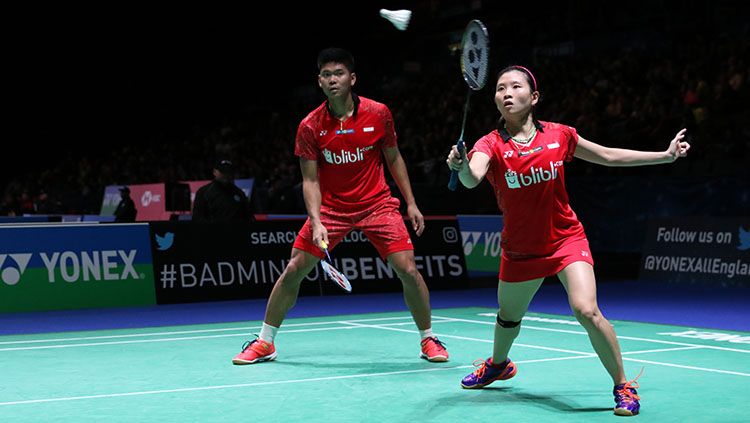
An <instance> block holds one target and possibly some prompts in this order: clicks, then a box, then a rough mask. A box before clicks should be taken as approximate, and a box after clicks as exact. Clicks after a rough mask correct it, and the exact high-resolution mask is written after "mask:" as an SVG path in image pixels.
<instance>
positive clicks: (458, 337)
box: [339, 321, 596, 357]
mask: <svg viewBox="0 0 750 423" xmlns="http://www.w3.org/2000/svg"><path fill="white" fill-rule="evenodd" d="M339 323H343V324H347V325H354V326H359V327H363V328H374V329H385V330H392V331H397V332H408V333H419V331H416V330H408V329H397V328H392V327H388V326H382V325H363V324H360V323H353V322H347V321H340V322H339ZM436 336H438V337H440V338H444V339H461V340H464V341H476V342H484V343H488V344H491V343H493V342H494V341H492V340H491V339H489V340H488V339H478V338H469V337H467V336H458V335H446V334H436ZM513 346H519V347H526V348H533V349H537V350H546V351H555V352H563V353H568V354H576V355H583V356H592V357H596V354H593V353H590V352H583V351H573V350H563V349H561V348H552V347H543V346H540V345H529V344H521V343H515V342H514V343H513Z"/></svg>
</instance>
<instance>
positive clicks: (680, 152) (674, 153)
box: [667, 128, 690, 161]
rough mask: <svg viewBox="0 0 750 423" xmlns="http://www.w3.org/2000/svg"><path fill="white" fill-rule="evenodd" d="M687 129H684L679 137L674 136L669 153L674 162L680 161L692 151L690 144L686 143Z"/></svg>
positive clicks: (678, 134)
mask: <svg viewBox="0 0 750 423" xmlns="http://www.w3.org/2000/svg"><path fill="white" fill-rule="evenodd" d="M686 131H687V129H685V128H682V129H681V130H680V132H678V133H677V135H675V136H674V139H673V140H672V142H670V143H669V148H668V149H667V153H669V155H670V156H671V157H672V161H675V160H677V159H679V158H680V157H685V156H687V152H688V150H690V143H688V142H687V141H684V139H685V132H686Z"/></svg>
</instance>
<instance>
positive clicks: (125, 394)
mask: <svg viewBox="0 0 750 423" xmlns="http://www.w3.org/2000/svg"><path fill="white" fill-rule="evenodd" d="M579 358H589V357H587V356H576V357H556V358H540V359H536V360H523V361H516V362H515V363H516V364H529V363H541V362H547V361H562V360H575V359H579ZM472 367H474V366H473V365H467V366H454V367H438V368H430V369H418V370H400V371H397V372H383V373H362V374H355V375H342V376H327V377H314V378H309V379H290V380H277V381H271V382H253V383H239V384H233V385H214V386H197V387H192V388H176V389H160V390H153V391H138V392H122V393H118V394H98V395H82V396H77V397H60V398H43V399H33V400H23V401H8V402H0V406H7V405H20V404H39V403H45V402H62V401H79V400H87V399H98V398H116V397H131V396H139V395H155V394H170V393H176V392H195V391H209V390H216V389H231V388H247V387H253V386H268V385H283V384H290V383H304V382H321V381H328V380H342V379H357V378H369V377H378V376H394V375H404V374H411V373H427V372H440V371H446V370H458V369H470V368H472Z"/></svg>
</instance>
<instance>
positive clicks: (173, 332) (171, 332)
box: [0, 316, 441, 345]
mask: <svg viewBox="0 0 750 423" xmlns="http://www.w3.org/2000/svg"><path fill="white" fill-rule="evenodd" d="M405 319H409V320H410V322H408V323H411V316H408V317H379V318H371V319H357V320H352V322H374V321H381V320H405ZM440 321H441V320H438V321H436V322H438V323H439V322H440ZM334 323H336V322H335V321H328V322H312V323H288V324H285V325H284V327H285V328H287V327H298V326H320V325H332V324H334ZM260 328H261V327H260V326H240V327H234V328H220V329H196V330H181V331H170V332H144V333H130V334H124V335H102V336H81V337H76V338H50V339H30V340H24V341H0V345H15V344H34V343H45V342H66V341H88V340H93V339H119V338H137V337H140V336H163V335H167V336H168V335H184V334H189V333H211V332H229V331H234V330H245V331H247V330H258V329H260ZM117 330H120V329H117ZM4 336H17V335H4Z"/></svg>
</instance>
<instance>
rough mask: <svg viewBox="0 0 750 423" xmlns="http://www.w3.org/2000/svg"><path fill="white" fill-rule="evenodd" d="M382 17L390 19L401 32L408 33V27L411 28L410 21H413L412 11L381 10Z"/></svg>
mask: <svg viewBox="0 0 750 423" xmlns="http://www.w3.org/2000/svg"><path fill="white" fill-rule="evenodd" d="M380 16H382V17H384V18H386V19H388V20H389V21H390V22H391V23H392V24H393V26H395V27H396V28H398V29H399V30H400V31H406V27H407V26H409V19H411V10H406V9H404V10H386V9H380Z"/></svg>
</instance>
